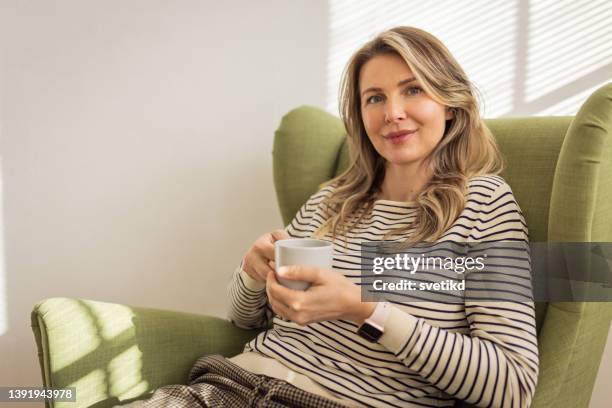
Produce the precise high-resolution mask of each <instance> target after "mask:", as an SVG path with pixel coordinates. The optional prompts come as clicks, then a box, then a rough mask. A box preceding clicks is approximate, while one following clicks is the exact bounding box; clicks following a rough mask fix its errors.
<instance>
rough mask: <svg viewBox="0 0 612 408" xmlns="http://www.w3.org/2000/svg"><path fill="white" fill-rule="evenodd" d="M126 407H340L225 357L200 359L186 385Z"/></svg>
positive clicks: (156, 393) (158, 390) (159, 390)
mask: <svg viewBox="0 0 612 408" xmlns="http://www.w3.org/2000/svg"><path fill="white" fill-rule="evenodd" d="M136 404H137V405H132V404H130V405H129V406H130V407H142V408H160V407H169V408H186V407H231V408H233V407H237V408H238V407H239V408H242V407H272V408H281V407H304V408H321V407H322V408H342V407H343V406H342V405H340V404H338V403H337V402H335V401H332V400H329V399H327V398H325V397H322V396H320V395H316V394H313V393H310V392H307V391H304V390H302V389H300V388H297V387H295V386H293V385H292V384H289V383H288V382H286V381H283V380H278V379H276V378H272V377H268V376H265V375H258V374H253V373H251V372H249V371H246V370H244V369H242V368H241V367H239V366H237V365H236V364H234V363H232V362H231V361H229V360H227V359H226V358H225V357H222V356H219V355H207V356H203V357H200V358H199V359H198V361H197V362H196V363H195V365H194V366H193V368H192V369H191V373H190V374H189V385H168V386H165V387H161V388H159V389H157V390H156V391H155V392H154V393H153V395H152V396H151V397H150V398H149V399H147V400H145V401H138V402H137V403H136Z"/></svg>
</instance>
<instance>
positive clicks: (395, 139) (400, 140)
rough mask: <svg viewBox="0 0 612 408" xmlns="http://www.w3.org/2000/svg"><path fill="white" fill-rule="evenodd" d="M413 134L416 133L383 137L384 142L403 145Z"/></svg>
mask: <svg viewBox="0 0 612 408" xmlns="http://www.w3.org/2000/svg"><path fill="white" fill-rule="evenodd" d="M415 133H416V131H414V132H412V133H402V134H400V135H398V136H393V137H385V140H387V141H388V142H390V143H392V144H400V143H404V142H405V141H406V140H408V139H410V138H411V137H412V136H413V135H414V134H415Z"/></svg>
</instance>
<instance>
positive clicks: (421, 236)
mask: <svg viewBox="0 0 612 408" xmlns="http://www.w3.org/2000/svg"><path fill="white" fill-rule="evenodd" d="M385 54H395V55H398V56H400V57H401V58H402V59H403V60H404V61H405V62H406V64H407V65H408V67H409V68H410V70H411V71H412V73H413V74H414V76H415V77H416V79H417V80H418V81H419V83H420V85H421V86H422V87H423V90H424V91H425V93H426V94H427V95H428V96H429V97H430V98H432V99H433V100H435V101H436V102H438V103H440V104H442V105H445V106H446V107H448V108H451V109H452V110H453V112H454V115H453V116H454V117H453V118H452V119H450V120H448V121H447V122H446V127H445V131H444V135H443V137H442V139H441V140H440V142H439V143H438V145H437V146H436V147H435V149H434V150H433V152H432V153H431V155H430V156H429V158H428V159H429V163H430V165H431V170H432V174H433V175H432V178H431V179H430V181H429V182H428V183H427V184H426V186H425V187H424V188H423V190H422V191H421V192H420V194H419V195H418V197H417V198H416V207H417V208H416V216H415V219H414V221H413V222H412V223H411V224H409V225H407V226H405V227H402V228H398V229H396V230H394V231H392V232H391V233H395V234H397V235H398V236H399V235H401V234H403V233H407V232H409V231H410V230H413V231H412V234H410V235H409V238H407V239H406V240H405V241H404V242H405V243H408V244H414V243H417V242H435V241H436V240H437V239H438V238H439V237H440V236H442V235H443V234H444V232H445V231H447V230H448V229H449V228H450V227H451V225H452V224H453V222H454V221H455V220H456V219H457V217H458V216H459V214H460V213H461V211H462V210H463V209H464V207H465V202H466V195H467V183H468V179H469V178H471V177H473V176H478V175H483V174H499V173H500V172H501V171H502V169H503V166H504V165H503V159H502V156H501V154H500V152H499V149H498V147H497V145H496V143H495V140H494V138H493V135H492V134H491V132H490V130H489V129H488V128H487V126H486V125H485V123H484V122H483V120H482V118H481V116H480V111H479V107H478V101H477V98H476V96H475V93H476V89H475V87H474V86H473V84H472V83H471V82H470V81H469V79H468V78H467V76H466V74H465V72H464V71H463V69H462V68H461V67H460V65H459V63H458V62H457V61H456V60H455V58H454V57H453V56H452V55H451V53H450V52H449V50H448V49H447V48H446V47H445V46H444V44H442V42H441V41H440V40H438V39H437V38H436V37H434V36H433V35H431V34H429V33H427V32H425V31H423V30H420V29H418V28H414V27H395V28H392V29H390V30H387V31H384V32H382V33H380V34H379V35H378V36H376V37H375V38H374V39H373V40H371V41H369V42H368V43H366V44H365V45H363V46H362V47H361V48H360V49H359V50H357V51H356V52H355V53H354V54H353V56H352V57H351V59H350V60H349V62H348V64H347V66H346V68H345V70H344V73H343V76H342V81H341V85H340V103H339V104H340V106H339V108H340V116H341V118H342V121H343V122H344V126H345V129H346V132H347V142H348V146H349V152H350V163H349V167H348V169H347V170H346V171H345V172H343V173H342V174H340V175H339V176H337V177H335V178H333V179H331V180H329V181H327V182H325V183H323V184H322V185H321V186H320V188H324V187H326V186H334V190H333V194H332V195H330V196H329V197H327V198H326V199H325V200H324V202H323V204H324V205H323V206H322V207H323V208H324V209H325V211H326V213H327V214H326V221H325V222H324V223H323V224H322V225H321V227H319V228H318V229H317V230H316V231H315V233H314V234H313V236H314V237H316V238H321V237H324V236H325V235H326V234H327V233H328V232H329V231H331V232H332V237H333V238H332V239H334V238H335V237H336V236H337V234H338V232H340V233H343V234H346V233H348V232H350V231H351V230H352V229H353V228H354V227H355V226H357V225H358V224H359V222H360V221H361V220H362V219H363V217H365V216H366V215H367V214H368V213H369V212H370V211H371V210H372V207H373V206H374V202H375V200H376V197H377V195H378V194H379V193H380V188H381V184H382V181H383V179H384V176H385V161H386V160H385V159H384V158H383V157H382V156H381V155H380V154H379V153H378V152H377V151H376V149H375V148H374V146H373V145H372V143H371V142H370V139H369V138H368V135H367V133H366V130H365V127H364V124H363V118H362V115H361V97H360V91H359V74H360V72H361V69H362V67H363V66H364V64H365V63H366V62H368V61H369V60H370V59H372V58H373V57H375V56H378V55H385ZM389 234H390V233H387V234H385V237H383V239H387V238H388V236H389Z"/></svg>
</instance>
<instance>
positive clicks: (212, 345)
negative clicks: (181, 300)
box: [31, 298, 258, 408]
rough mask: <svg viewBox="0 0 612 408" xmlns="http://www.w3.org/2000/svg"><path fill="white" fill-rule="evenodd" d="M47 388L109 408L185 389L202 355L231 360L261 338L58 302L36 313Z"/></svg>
mask: <svg viewBox="0 0 612 408" xmlns="http://www.w3.org/2000/svg"><path fill="white" fill-rule="evenodd" d="M31 317H32V330H33V331H34V337H35V338H36V345H37V347H38V358H39V362H40V366H41V370H42V376H43V384H44V385H45V386H46V387H54V388H64V387H76V398H77V403H76V404H75V403H74V402H63V403H62V402H56V403H55V404H52V405H50V404H47V406H53V407H63V406H66V407H68V406H70V407H72V408H74V407H77V406H78V407H88V406H92V405H94V406H95V407H107V406H109V407H110V406H113V405H116V404H120V403H122V402H123V401H130V400H133V399H139V398H144V397H145V396H146V395H147V394H148V393H150V392H151V391H153V390H154V389H156V388H158V387H160V386H162V385H168V384H184V383H185V382H186V381H187V376H188V374H189V370H190V369H191V366H192V365H193V363H194V362H195V360H196V359H197V358H198V357H200V356H202V355H204V354H221V355H225V356H232V355H235V354H238V353H240V352H241V351H242V348H243V346H244V344H245V343H246V342H247V341H248V340H250V339H251V338H253V337H254V336H255V335H257V333H258V332H257V331H250V330H243V329H239V328H237V327H235V326H233V325H232V324H231V323H230V322H228V321H226V320H222V319H219V318H216V317H211V316H203V315H196V314H190V313H181V312H173V311H164V310H156V309H147V308H140V307H132V306H126V305H119V304H112V303H103V302H95V301H90V300H82V299H69V298H52V299H47V300H44V301H42V302H40V303H38V304H37V305H36V306H35V307H34V310H33V311H32V316H31Z"/></svg>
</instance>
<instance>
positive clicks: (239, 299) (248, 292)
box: [228, 189, 328, 329]
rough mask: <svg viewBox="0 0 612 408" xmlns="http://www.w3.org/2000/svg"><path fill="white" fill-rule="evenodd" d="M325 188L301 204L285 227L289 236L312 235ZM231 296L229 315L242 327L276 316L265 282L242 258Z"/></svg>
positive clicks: (258, 324) (263, 324) (260, 324)
mask: <svg viewBox="0 0 612 408" xmlns="http://www.w3.org/2000/svg"><path fill="white" fill-rule="evenodd" d="M326 192H328V190H327V189H323V190H320V191H318V192H317V193H315V194H314V195H312V196H311V197H310V198H309V199H308V200H307V201H306V203H304V204H303V205H302V207H301V208H300V210H299V211H298V212H297V214H296V215H295V217H294V218H293V220H292V221H291V222H290V223H289V224H288V225H287V226H286V227H285V231H286V232H287V234H288V235H289V236H290V237H292V238H307V237H310V236H311V235H312V232H313V231H312V228H310V224H311V220H312V218H313V216H314V213H315V211H316V209H317V206H318V204H319V203H320V202H321V199H322V198H323V196H324V195H325V193H326ZM228 296H229V300H230V307H229V310H228V318H229V320H230V321H231V322H232V323H233V324H234V325H236V326H238V327H240V328H243V329H257V328H264V327H267V326H269V324H270V322H271V321H272V319H273V318H274V311H273V310H272V308H271V307H270V303H269V302H268V296H267V294H266V285H265V284H264V283H262V282H257V281H256V280H255V279H253V278H251V277H250V276H249V275H248V274H247V273H246V272H245V271H244V270H243V269H242V262H241V263H240V266H239V267H237V268H236V270H235V271H234V273H233V275H232V279H231V281H230V284H229V286H228Z"/></svg>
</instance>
